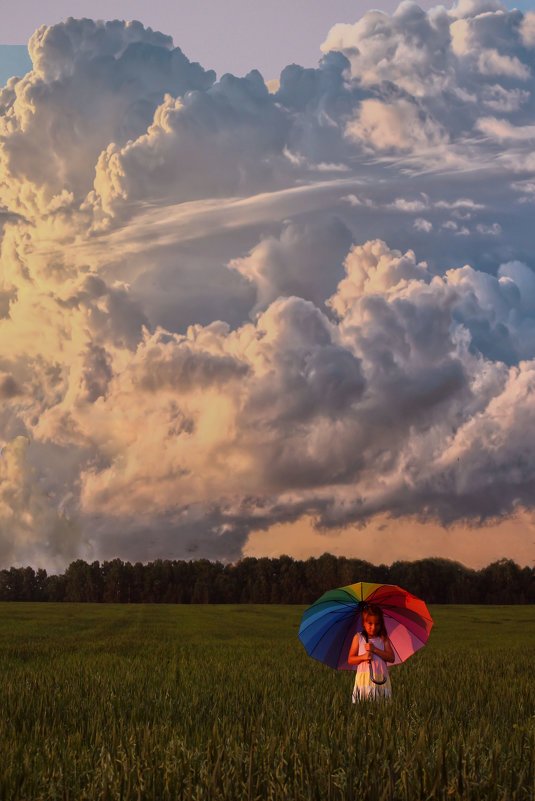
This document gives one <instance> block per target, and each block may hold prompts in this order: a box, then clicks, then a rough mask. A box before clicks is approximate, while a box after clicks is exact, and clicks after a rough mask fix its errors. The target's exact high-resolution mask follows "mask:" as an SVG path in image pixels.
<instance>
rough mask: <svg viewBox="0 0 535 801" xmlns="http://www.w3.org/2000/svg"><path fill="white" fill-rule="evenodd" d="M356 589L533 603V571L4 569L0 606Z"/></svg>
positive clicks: (264, 597) (175, 565)
mask: <svg viewBox="0 0 535 801" xmlns="http://www.w3.org/2000/svg"><path fill="white" fill-rule="evenodd" d="M357 581H370V582H377V583H385V584H398V585H399V586H400V587H403V588H404V589H406V590H408V591H409V592H412V593H413V594H414V595H418V596H419V597H421V598H424V599H425V600H426V601H427V602H428V603H438V604H447V603H457V604H467V603H468V604H470V603H474V604H493V603H495V604H515V603H517V604H530V603H535V569H534V568H529V567H524V568H521V567H519V566H518V565H517V564H515V562H513V561H511V560H509V559H502V560H500V561H498V562H493V563H492V564H490V565H488V566H487V567H485V568H482V569H481V570H473V569H471V568H467V567H465V566H464V565H461V564H459V563H458V562H453V561H450V560H448V559H438V558H433V559H421V560H418V561H415V562H394V563H393V564H392V565H390V566H387V565H379V566H376V565H372V564H370V563H369V562H365V561H362V560H360V559H347V558H345V557H342V556H339V557H337V556H333V555H332V554H323V556H320V557H318V558H310V559H307V560H305V561H300V560H296V559H292V558H291V557H289V556H280V557H279V558H276V559H272V558H267V557H265V558H259V559H257V558H252V557H248V558H245V559H241V560H240V561H239V562H236V563H235V564H222V563H220V562H210V561H209V560H207V559H200V560H196V561H176V560H175V561H171V560H156V561H154V562H149V563H148V564H142V563H141V562H136V563H135V564H131V563H130V562H123V561H122V560H121V559H113V560H111V561H106V562H103V563H102V564H101V563H100V562H92V563H91V564H88V563H87V562H84V561H83V560H82V559H78V560H76V561H75V562H72V563H71V564H70V565H69V567H68V568H67V569H66V571H65V573H63V574H61V575H48V574H47V572H46V570H43V569H39V570H34V569H33V568H32V567H18V568H16V567H12V568H9V569H4V570H1V571H0V601H56V602H57V601H69V602H88V603H173V604H174V603H178V604H180V603H181V604H189V603H201V604H209V603H218V604H224V603H233V604H234V603H258V604H270V603H274V604H279V603H280V604H310V603H312V602H313V601H314V600H316V599H317V598H318V597H319V596H320V595H321V594H322V593H323V592H325V591H326V590H328V589H332V588H334V587H342V586H345V585H347V584H353V583H355V582H357Z"/></svg>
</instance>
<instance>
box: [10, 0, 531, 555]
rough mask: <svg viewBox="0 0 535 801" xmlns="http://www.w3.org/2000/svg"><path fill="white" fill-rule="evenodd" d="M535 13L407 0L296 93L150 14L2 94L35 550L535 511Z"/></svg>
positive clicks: (14, 461)
mask: <svg viewBox="0 0 535 801" xmlns="http://www.w3.org/2000/svg"><path fill="white" fill-rule="evenodd" d="M532 16H533V15H530V13H528V14H526V15H525V16H524V15H522V13H521V12H519V11H517V10H513V11H510V10H508V9H507V8H505V7H504V6H502V5H501V4H499V3H495V2H493V1H489V2H483V0H470V2H465V1H463V2H461V3H460V4H459V5H458V6H455V7H454V8H452V9H451V10H446V9H444V8H442V7H437V8H435V9H433V10H431V11H429V12H424V11H422V10H421V9H420V8H419V7H418V6H416V5H415V4H413V3H410V2H404V3H402V4H401V5H400V7H399V8H398V10H397V11H396V12H395V13H394V14H393V15H387V14H383V13H381V12H378V11H373V12H369V13H368V14H365V15H364V17H363V18H362V19H361V20H359V21H357V22H356V23H355V24H354V25H336V26H335V27H334V28H333V29H332V31H331V32H330V33H328V35H327V38H326V40H325V42H324V44H323V45H322V50H323V54H324V55H323V57H322V60H321V62H320V63H319V65H318V67H317V69H304V68H302V67H300V66H299V65H295V64H294V65H289V66H288V67H286V68H285V69H284V70H283V72H282V74H281V76H280V81H275V82H270V85H269V87H268V86H267V85H266V84H265V83H264V80H263V78H262V76H261V75H260V74H259V73H258V72H257V71H252V72H250V73H249V74H248V75H247V76H245V77H244V78H236V77H234V76H232V75H225V76H222V77H221V78H220V79H219V80H216V76H215V73H214V72H213V71H212V70H210V69H209V65H207V68H205V67H202V66H201V65H199V64H195V63H193V62H190V61H189V60H188V58H187V57H186V56H185V55H184V54H183V53H182V51H181V50H180V49H179V48H175V47H174V46H173V42H172V40H171V39H170V38H169V37H167V36H165V35H164V34H161V33H157V32H154V31H151V30H150V29H146V28H144V27H143V26H142V25H141V24H140V23H122V22H118V21H115V22H108V23H104V22H93V21H92V20H74V19H69V20H67V22H65V23H61V24H59V25H55V26H52V27H43V28H40V29H39V30H38V31H37V32H36V33H35V34H34V36H33V37H32V40H31V42H30V52H31V55H32V59H33V71H32V72H30V73H28V74H27V75H26V76H25V77H24V78H22V79H18V80H17V79H13V80H11V81H10V82H9V84H8V86H6V87H5V88H4V89H2V90H0V94H1V97H0V108H1V112H0V175H1V177H0V208H1V209H2V212H1V216H0V226H1V228H0V236H1V253H0V258H1V265H2V271H1V280H0V341H1V342H2V345H3V347H2V348H1V350H0V352H1V354H2V355H1V357H0V396H1V399H2V407H1V409H0V442H1V445H2V447H3V451H2V455H1V456H0V499H1V505H0V559H1V560H2V561H3V563H4V564H12V563H23V562H24V561H31V562H33V563H35V564H44V565H45V566H53V567H54V569H55V568H56V567H57V566H58V565H59V566H61V565H62V564H64V563H65V562H66V561H68V560H69V559H71V558H74V557H76V556H82V557H87V558H108V557H113V556H116V555H119V556H122V557H123V558H130V559H151V558H156V557H166V556H169V557H176V558H178V557H188V558H189V557H191V556H206V557H209V558H220V559H235V558H237V557H239V556H240V554H242V553H243V549H244V547H245V544H246V542H247V539H248V537H249V536H250V535H251V533H252V532H259V531H262V532H266V536H267V535H268V533H269V532H270V531H271V530H274V529H275V528H276V527H277V526H278V527H280V526H293V525H295V526H298V525H299V521H300V520H307V521H311V520H312V521H315V524H316V525H317V526H318V530H322V529H323V530H328V531H331V532H332V531H337V530H339V529H341V528H344V527H348V526H353V527H357V528H358V527H359V526H365V525H371V523H370V521H373V519H374V518H375V517H376V516H377V515H379V516H383V517H384V516H391V517H393V518H400V519H402V520H405V521H406V520H408V519H415V518H416V519H418V520H420V521H423V522H425V521H433V525H434V526H438V525H439V524H440V525H441V524H444V525H450V524H453V523H456V524H457V525H460V524H461V523H462V522H463V521H469V522H470V523H480V522H481V521H488V520H491V519H494V518H496V519H505V518H507V516H508V515H511V514H513V513H516V511H517V510H518V509H519V508H523V509H526V510H528V512H527V513H529V511H530V510H531V509H532V507H533V501H532V498H533V488H534V475H533V470H534V465H533V460H532V458H531V453H532V452H533V450H534V448H533V443H531V441H530V434H529V432H530V431H531V430H532V429H534V425H533V423H534V421H533V420H532V417H533V414H534V412H533V403H532V401H531V394H532V384H533V374H534V359H535V272H534V270H535V263H534V262H533V235H532V226H531V209H530V205H531V203H532V201H533V195H534V189H533V187H534V186H535V175H534V171H535V161H534V159H533V154H532V152H531V150H532V139H533V130H534V128H535V123H534V121H533V115H532V110H531V106H532V103H531V97H532V94H533V92H534V91H535V84H534V80H535V79H534V76H533V70H532V66H531V55H530V52H531V50H530V49H531V48H532V46H533V41H532V40H533V35H532V33H533V31H532V28H533V19H532ZM383 517H382V518H381V519H383ZM437 530H438V529H437Z"/></svg>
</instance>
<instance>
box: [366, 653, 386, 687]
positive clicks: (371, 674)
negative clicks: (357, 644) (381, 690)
mask: <svg viewBox="0 0 535 801" xmlns="http://www.w3.org/2000/svg"><path fill="white" fill-rule="evenodd" d="M372 661H373V660H372V659H370V661H369V662H368V666H369V669H370V679H371V680H372V681H373V683H374V684H386V680H387V679H388V676H385V677H384V679H380V680H378V679H374V678H373V670H372Z"/></svg>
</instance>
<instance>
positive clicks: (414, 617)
mask: <svg viewBox="0 0 535 801" xmlns="http://www.w3.org/2000/svg"><path fill="white" fill-rule="evenodd" d="M366 604H376V605H377V606H380V607H381V609H382V611H383V617H384V621H385V626H386V630H387V633H388V638H389V640H390V642H391V644H392V649H393V651H394V656H395V657H396V658H395V661H394V663H393V664H394V665H399V663H400V662H404V661H405V660H406V659H408V658H409V656H412V654H414V653H415V652H416V651H418V650H419V649H420V648H423V646H424V645H425V644H426V642H427V639H428V637H429V633H430V631H431V628H432V626H433V619H432V617H431V615H430V614H429V611H428V609H427V606H426V605H425V603H424V602H423V601H422V600H420V598H417V597H416V596H415V595H411V593H410V592H407V591H406V590H402V589H401V587H396V586H395V585H394V584H371V583H369V582H367V581H359V582H358V583H357V584H350V585H349V586H348V587H339V589H337V590H329V591H328V592H325V593H324V594H323V595H322V596H321V598H318V600H317V601H315V602H314V603H313V604H312V606H309V608H308V609H307V610H306V611H305V612H304V614H303V618H302V620H301V626H300V628H299V639H300V640H301V642H302V643H303V645H304V646H305V648H306V650H307V653H308V655H309V656H312V657H314V659H319V661H320V662H325V664H326V665H330V666H331V667H333V668H335V669H336V670H355V666H354V665H349V664H348V662H347V657H348V655H349V649H350V648H351V643H352V642H353V637H354V636H355V634H357V632H359V631H362V628H363V623H362V610H363V608H364V606H365V605H366Z"/></svg>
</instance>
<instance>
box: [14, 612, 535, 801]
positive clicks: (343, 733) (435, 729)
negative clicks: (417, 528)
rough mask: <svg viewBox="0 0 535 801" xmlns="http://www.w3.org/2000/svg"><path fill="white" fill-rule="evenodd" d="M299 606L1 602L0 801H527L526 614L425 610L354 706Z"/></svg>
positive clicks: (346, 678)
mask: <svg viewBox="0 0 535 801" xmlns="http://www.w3.org/2000/svg"><path fill="white" fill-rule="evenodd" d="M302 611H303V607H295V606H161V605H150V606H148V605H147V606H126V605H125V606H114V605H102V606H96V605H95V606H94V605H89V604H29V603H28V604H7V603H6V604H0V642H1V656H0V659H1V676H2V681H1V683H0V710H1V718H0V720H1V722H0V766H1V776H0V799H1V801H15V799H21V801H33V799H65V800H66V799H72V801H84V799H88V800H89V799H91V800H93V799H102V800H103V801H104V799H125V801H130V799H132V800H133V799H155V800H156V801H164V800H165V799H177V801H179V800H180V801H181V799H191V800H192V801H202V800H203V799H212V800H213V801H225V799H273V800H274V801H275V800H276V801H284V800H285V799H317V801H328V800H329V799H351V800H352V801H359V800H360V801H365V800H366V799H385V801H391V799H394V800H395V801H397V800H398V799H406V801H418V800H419V799H435V798H437V799H482V801H483V800H484V801H493V799H511V801H512V799H519V800H521V799H531V800H532V801H533V799H534V797H535V771H534V753H535V682H534V678H533V676H534V665H535V608H534V607H533V606H527V607H525V606H524V607H522V606H518V607H511V606H508V607H507V606H502V607H481V606H464V607H461V606H443V607H434V608H432V609H431V612H432V614H433V617H434V619H435V627H434V629H433V632H432V634H431V638H430V641H429V644H428V645H427V647H426V648H425V649H424V650H423V651H421V652H419V653H418V654H416V655H415V656H413V657H412V658H411V659H410V660H409V661H408V662H407V663H405V664H404V665H400V666H397V667H395V668H393V669H392V671H391V678H392V687H393V700H392V702H390V703H382V704H374V703H367V704H361V705H358V706H353V705H352V704H351V703H350V695H351V681H352V676H351V674H349V673H346V672H335V671H333V670H331V669H330V668H328V667H326V666H324V665H322V664H320V663H318V662H315V661H314V660H311V659H310V658H309V657H308V656H307V655H306V653H305V651H304V648H303V647H302V645H301V643H300V642H299V641H298V639H297V630H298V627H299V622H300V617H301V613H302Z"/></svg>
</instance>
